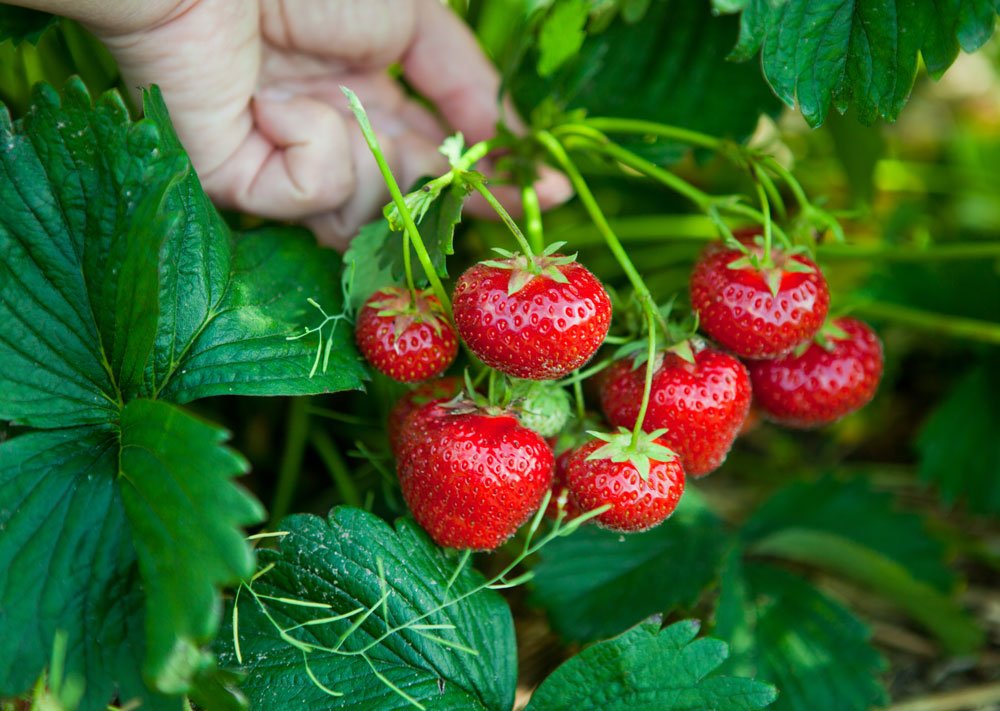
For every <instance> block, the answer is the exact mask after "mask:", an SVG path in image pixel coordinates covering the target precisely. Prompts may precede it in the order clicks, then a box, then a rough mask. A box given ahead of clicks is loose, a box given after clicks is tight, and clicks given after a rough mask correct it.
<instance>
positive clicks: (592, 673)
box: [528, 620, 777, 711]
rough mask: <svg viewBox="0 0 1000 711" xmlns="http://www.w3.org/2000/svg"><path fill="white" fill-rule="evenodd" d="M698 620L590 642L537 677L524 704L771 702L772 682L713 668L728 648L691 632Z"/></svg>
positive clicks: (735, 710) (739, 707)
mask: <svg viewBox="0 0 1000 711" xmlns="http://www.w3.org/2000/svg"><path fill="white" fill-rule="evenodd" d="M699 627H700V625H699V623H698V622H697V621H696V620H686V621H684V622H677V623H675V624H672V625H670V626H669V627H667V628H665V629H660V624H659V622H656V621H655V620H654V621H649V622H644V623H642V624H640V625H638V626H637V627H634V628H633V629H631V630H629V631H628V632H626V633H625V634H623V635H621V636H620V637H616V638H615V639H611V640H608V641H606V642H600V643H599V644H595V645H593V646H592V647H588V648H587V649H585V650H584V651H582V652H581V653H580V654H578V655H577V656H575V657H573V658H571V659H570V660H569V661H568V662H566V663H564V664H563V665H562V666H561V667H559V668H558V669H556V670H555V671H554V672H552V675H551V676H550V677H549V678H547V679H546V680H545V681H544V682H542V685H541V686H539V687H538V689H537V690H536V691H535V693H534V694H533V695H532V697H531V702H530V703H529V704H528V710H529V711H556V710H557V709H564V710H565V711H574V710H576V709H597V708H600V709H603V710H604V711H619V710H620V711H626V710H628V709H657V710H658V711H672V710H676V711H680V710H681V709H683V710H685V711H688V710H690V709H714V710H715V711H749V710H750V709H762V708H764V707H765V706H769V705H770V704H771V703H772V702H773V701H774V699H775V697H776V696H777V692H776V691H775V689H774V687H773V686H770V685H768V684H765V683H763V682H759V681H754V680H753V679H741V678H737V677H726V676H715V675H714V674H713V672H715V671H716V670H717V669H718V667H719V665H721V664H722V663H723V662H724V661H725V660H726V657H727V656H728V654H729V650H728V649H727V647H726V644H725V643H724V642H720V641H719V640H717V639H712V638H710V637H703V638H701V639H695V637H696V635H697V634H698V629H699Z"/></svg>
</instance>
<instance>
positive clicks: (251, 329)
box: [159, 227, 367, 403]
mask: <svg viewBox="0 0 1000 711" xmlns="http://www.w3.org/2000/svg"><path fill="white" fill-rule="evenodd" d="M339 270H340V258H339V256H338V255H337V254H336V253H335V252H333V251H332V250H328V249H320V248H319V247H317V246H316V241H315V239H314V238H313V237H312V235H310V234H309V233H307V232H305V231H304V230H297V229H294V228H291V227H281V228H277V227H276V228H269V229H261V230H257V231H254V232H247V233H243V234H240V235H236V236H235V237H234V239H233V255H232V273H231V276H230V278H229V284H228V289H227V291H226V295H225V297H224V298H223V300H222V303H221V304H220V306H219V307H218V309H217V312H218V315H217V316H215V317H214V318H211V319H209V320H207V322H206V323H205V325H204V327H203V329H202V330H201V331H200V333H199V334H198V335H197V337H196V338H195V340H194V341H193V342H192V343H191V345H190V346H189V347H188V351H187V353H186V354H185V356H184V358H183V359H182V360H181V361H180V364H179V365H178V366H175V367H174V372H175V373H176V375H174V377H173V378H172V379H171V380H170V381H169V383H167V385H166V386H165V387H164V388H163V390H162V391H161V392H160V394H159V396H160V397H163V398H166V399H169V400H173V401H176V402H182V403H183V402H189V401H191V400H197V399H198V398H202V397H209V396H212V395H232V394H238V395H311V394H316V393H321V392H336V391H338V390H349V389H356V388H359V387H360V386H361V383H362V381H363V379H364V378H366V377H367V376H366V374H365V369H364V366H363V365H362V364H361V361H360V359H359V358H358V355H357V351H356V350H355V346H354V334H353V332H352V330H351V327H350V325H349V324H348V323H347V322H346V321H343V320H339V321H333V322H331V323H329V324H327V326H326V327H325V328H324V330H323V334H322V341H321V340H320V335H319V334H313V335H310V336H308V337H305V338H302V339H299V340H292V341H290V340H288V337H289V336H291V335H299V334H300V333H301V332H302V330H303V329H304V328H305V327H310V328H313V327H316V326H318V325H319V324H320V323H322V322H323V320H324V319H323V315H322V314H321V313H320V312H319V311H317V310H316V309H315V308H314V307H312V306H310V305H309V303H308V301H307V299H309V298H311V299H313V300H314V301H316V303H318V304H319V305H320V306H322V307H323V309H324V311H326V313H328V314H339V313H340V311H341V310H342V309H343V303H342V301H343V299H342V297H341V293H340V289H339V285H338V283H337V280H336V278H335V275H336V274H337V273H338V271H339ZM320 347H322V348H323V349H324V355H325V352H326V351H325V349H326V348H330V351H329V353H330V357H329V359H328V360H326V361H325V362H326V367H325V368H321V369H320V370H318V371H317V372H316V374H315V375H314V376H313V377H310V376H309V372H310V368H311V366H312V364H313V362H314V357H315V353H316V350H317V349H318V348H320Z"/></svg>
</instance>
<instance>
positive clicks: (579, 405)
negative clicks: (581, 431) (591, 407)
mask: <svg viewBox="0 0 1000 711" xmlns="http://www.w3.org/2000/svg"><path fill="white" fill-rule="evenodd" d="M573 399H574V400H576V416H577V418H578V419H579V420H580V421H581V422H582V421H583V418H584V417H586V415H587V405H586V403H585V402H584V401H583V381H582V380H580V379H579V378H577V379H576V380H574V381H573Z"/></svg>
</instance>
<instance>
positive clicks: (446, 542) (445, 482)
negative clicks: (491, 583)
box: [397, 403, 553, 550]
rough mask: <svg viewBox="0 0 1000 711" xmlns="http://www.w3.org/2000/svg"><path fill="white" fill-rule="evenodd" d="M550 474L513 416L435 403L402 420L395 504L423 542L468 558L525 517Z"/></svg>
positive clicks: (546, 453)
mask: <svg viewBox="0 0 1000 711" xmlns="http://www.w3.org/2000/svg"><path fill="white" fill-rule="evenodd" d="M469 407H470V408H472V406H471V405H470V406H469ZM552 469H553V458H552V450H551V449H549V447H548V445H547V444H546V443H545V440H543V439H542V437H541V436H540V435H538V434H537V433H535V432H532V431H531V430H529V429H527V428H525V427H522V426H521V425H520V424H518V422H517V420H516V419H515V418H514V417H513V416H511V415H509V414H501V415H492V414H489V413H487V412H485V411H482V410H476V409H474V408H473V409H472V411H469V410H467V409H465V408H462V409H457V410H452V409H449V408H447V407H445V406H443V405H442V404H440V403H432V404H430V405H425V406H424V407H422V408H419V409H418V410H415V411H414V412H413V413H412V414H411V415H410V417H408V418H407V420H406V424H405V431H404V433H403V436H402V438H401V439H400V444H399V458H398V461H397V471H398V473H399V481H400V484H401V485H402V489H403V497H404V498H405V499H406V503H407V504H409V506H410V510H411V511H413V516H414V517H415V518H416V519H417V522H418V523H419V524H420V525H421V526H423V527H424V529H425V530H426V531H427V532H428V533H429V534H430V536H431V538H433V539H434V541H435V542H436V543H437V544H438V545H441V546H449V547H452V548H472V549H475V550H492V549H494V548H496V547H497V546H499V545H500V544H501V543H503V542H504V541H506V540H507V539H508V538H510V537H511V536H512V535H513V534H514V532H515V531H516V530H517V529H518V528H519V527H520V526H521V524H523V523H524V522H525V521H527V520H528V518H530V517H531V514H532V513H534V512H535V510H537V509H538V505H539V503H540V502H541V500H542V497H544V496H545V492H546V491H547V490H548V489H549V487H550V486H551V485H552Z"/></svg>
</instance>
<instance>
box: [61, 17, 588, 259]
mask: <svg viewBox="0 0 1000 711" xmlns="http://www.w3.org/2000/svg"><path fill="white" fill-rule="evenodd" d="M81 4H82V5H84V6H86V5H88V4H90V3H89V0H85V1H84V2H83V3H81ZM96 5H97V7H100V5H101V4H100V3H96ZM158 5H159V6H164V7H160V8H157V7H156V6H158ZM119 9H120V8H119ZM157 10H158V11H157ZM57 11H58V10H57ZM101 11H102V15H101V16H100V17H97V18H95V19H93V21H91V22H89V23H88V24H89V26H90V27H91V28H92V29H93V30H94V31H95V32H96V33H97V35H98V36H99V37H100V38H101V39H102V40H103V41H104V42H105V43H106V44H107V46H108V48H109V49H110V50H111V52H112V54H113V55H114V56H115V58H116V59H117V60H118V62H119V65H120V67H121V69H122V72H123V74H124V76H125V79H126V81H127V83H128V84H129V85H130V86H136V87H139V86H146V85H149V84H152V83H156V84H158V85H159V86H160V88H161V90H162V91H163V95H164V98H165V99H166V102H167V106H168V107H169V109H170V113H171V118H172V120H173V122H174V126H175V128H176V130H177V133H178V135H179V136H180V138H181V140H182V142H183V143H184V145H185V147H186V149H187V150H188V152H189V154H190V156H191V159H192V161H193V163H194V166H195V168H196V169H197V171H198V173H199V176H200V178H201V180H202V183H203V185H204V186H205V189H206V191H207V192H208V193H209V194H210V195H211V196H212V197H213V198H214V199H215V200H216V202H218V203H219V204H221V205H223V206H225V207H232V208H236V209H239V210H242V211H245V212H249V213H254V214H258V215H262V216H265V217H271V218H277V219H287V220H292V221H300V222H303V223H304V224H306V225H308V226H309V227H310V228H312V229H313V230H314V231H315V232H316V234H317V235H318V237H319V238H320V240H321V241H322V242H324V243H326V244H328V245H332V246H334V247H337V248H339V249H344V248H345V247H346V245H347V242H348V240H349V239H350V237H352V236H353V235H354V234H355V233H356V231H357V228H358V227H359V226H360V225H361V224H363V223H364V222H366V221H367V220H369V219H371V218H372V217H373V216H375V215H376V214H378V211H379V209H380V208H381V206H382V205H383V204H385V203H386V202H388V199H389V196H388V192H387V191H386V189H385V187H384V184H383V181H382V178H381V175H380V174H379V173H378V168H377V165H376V164H375V161H374V159H373V158H372V157H371V155H370V153H369V151H368V148H367V146H366V144H365V143H364V140H363V138H362V136H361V133H360V130H359V129H358V128H357V126H356V124H355V121H354V118H353V116H352V115H351V114H350V111H349V109H348V107H347V102H346V101H345V99H344V97H343V95H342V93H341V91H340V86H341V85H344V86H348V87H350V88H351V89H353V90H354V91H355V92H356V93H357V94H358V96H359V97H360V98H361V100H362V102H363V103H364V105H365V107H366V109H367V111H368V113H369V116H370V118H371V121H372V124H373V126H374V127H375V130H376V133H377V134H378V136H379V141H380V143H381V145H382V149H383V151H384V152H385V154H386V157H387V158H388V160H389V163H390V166H391V167H392V169H393V172H394V173H395V174H396V176H397V179H398V181H399V182H400V184H401V185H402V186H403V187H404V189H405V187H406V186H408V185H409V184H411V183H412V182H414V181H415V180H416V179H417V178H419V177H420V176H423V175H436V174H440V173H442V172H444V171H445V170H446V169H447V163H446V161H445V159H444V157H443V156H442V155H440V154H439V153H438V151H437V147H438V146H439V145H440V143H441V141H442V140H443V138H444V137H445V136H446V131H445V130H444V128H443V127H442V126H441V124H440V123H439V121H438V120H437V118H436V117H435V116H434V115H433V114H432V113H431V112H430V111H428V110H427V109H425V108H424V107H423V106H421V105H420V104H418V103H417V102H415V101H413V100H411V99H409V98H408V97H407V96H406V94H405V93H404V91H403V90H402V88H401V86H400V85H399V84H398V82H397V81H395V80H394V79H392V78H391V77H390V76H389V75H388V73H387V72H386V68H387V67H388V66H390V65H392V64H394V63H396V62H398V63H400V65H401V66H402V69H403V74H404V76H405V77H406V79H407V80H408V81H409V82H410V83H411V84H412V85H413V86H414V87H415V88H416V89H417V90H418V91H420V92H421V93H422V94H423V95H424V96H425V97H427V98H428V99H430V100H431V101H432V102H433V103H434V104H435V106H436V107H437V108H438V109H439V110H440V112H441V115H442V116H443V117H444V119H445V120H446V121H447V122H448V124H450V126H451V127H452V128H453V129H455V130H459V131H462V132H463V133H464V134H465V137H466V140H467V142H468V143H473V142H475V141H479V140H483V139H485V138H489V137H490V136H492V135H493V133H494V130H495V125H496V123H497V121H498V119H499V118H500V111H501V109H500V107H499V106H498V105H497V99H496V97H497V95H498V89H499V78H498V76H497V73H496V71H495V70H494V68H493V66H492V65H491V64H490V63H489V61H488V60H487V59H486V57H485V56H483V54H482V52H481V51H480V49H479V47H478V45H477V44H476V41H475V38H474V37H473V36H472V34H471V33H470V32H469V30H468V28H467V27H466V26H465V25H464V24H463V23H462V22H461V21H460V20H459V19H458V18H457V17H456V16H455V15H454V14H453V13H452V12H451V11H450V10H448V9H447V8H446V7H444V6H443V5H442V4H441V3H440V2H439V0H180V1H179V2H178V0H164V2H159V3H156V2H153V3H147V4H145V5H142V4H140V5H138V6H136V9H135V11H134V12H115V13H112V12H111V10H110V9H107V6H106V5H104V7H103V8H101ZM67 14H70V13H68V12H67ZM81 19H84V21H85V22H86V18H81ZM504 118H505V119H506V121H507V123H508V124H509V125H511V124H513V125H514V126H516V125H517V117H516V116H515V115H513V112H507V115H506V116H504ZM536 188H537V190H538V193H539V199H540V201H541V203H542V205H543V206H548V205H553V204H557V203H558V202H561V201H562V200H565V199H566V198H567V197H568V196H569V194H570V189H569V186H568V183H567V182H566V181H565V179H564V178H563V177H562V176H561V175H560V174H558V173H556V172H554V171H551V170H548V169H543V170H542V172H540V178H539V181H538V183H537V185H536ZM495 192H496V194H497V195H498V197H499V198H500V200H501V201H502V202H505V203H507V204H510V205H512V206H513V207H514V211H515V212H516V207H517V205H518V203H519V196H518V191H517V190H516V189H514V188H513V187H505V186H502V185H500V186H496V190H495ZM469 209H470V211H472V212H477V211H480V212H483V211H484V210H485V209H488V208H485V206H484V205H482V204H476V203H475V201H472V202H470V206H469Z"/></svg>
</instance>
